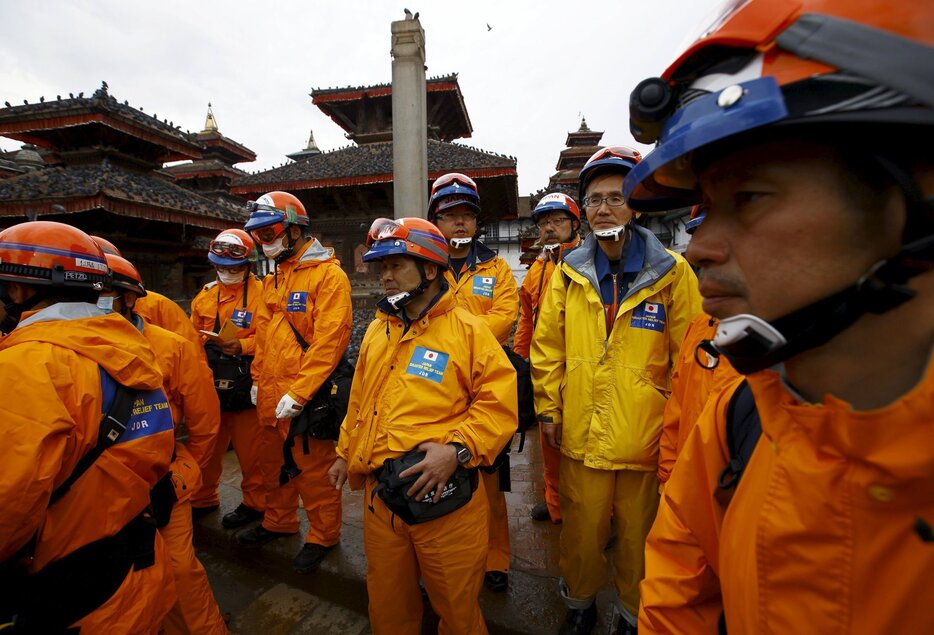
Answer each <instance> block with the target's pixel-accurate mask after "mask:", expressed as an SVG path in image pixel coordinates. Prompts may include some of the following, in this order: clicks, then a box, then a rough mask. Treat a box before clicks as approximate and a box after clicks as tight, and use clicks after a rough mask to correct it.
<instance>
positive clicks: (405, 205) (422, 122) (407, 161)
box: [392, 16, 428, 218]
mask: <svg viewBox="0 0 934 635" xmlns="http://www.w3.org/2000/svg"><path fill="white" fill-rule="evenodd" d="M427 101H428V99H427V92H426V88H425V31H424V29H422V25H421V23H420V22H419V21H418V18H414V19H412V18H410V17H408V16H407V17H406V19H405V20H398V21H396V22H393V23H392V142H393V143H392V175H393V210H394V214H395V217H396V218H402V217H404V216H420V217H422V218H424V217H425V216H426V214H427V211H428V105H427Z"/></svg>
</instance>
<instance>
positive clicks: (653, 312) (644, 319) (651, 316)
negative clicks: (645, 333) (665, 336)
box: [629, 302, 665, 333]
mask: <svg viewBox="0 0 934 635" xmlns="http://www.w3.org/2000/svg"><path fill="white" fill-rule="evenodd" d="M629 326H631V327H632V328H634V329H648V330H650V331H658V332H659V333H664V332H665V305H663V304H659V303H658V302H643V303H642V304H640V305H639V306H637V307H636V308H635V309H633V311H632V320H630V322H629Z"/></svg>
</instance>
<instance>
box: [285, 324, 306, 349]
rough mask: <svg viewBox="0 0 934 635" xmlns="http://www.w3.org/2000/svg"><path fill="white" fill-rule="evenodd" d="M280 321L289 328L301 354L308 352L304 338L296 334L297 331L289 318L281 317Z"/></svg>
mask: <svg viewBox="0 0 934 635" xmlns="http://www.w3.org/2000/svg"><path fill="white" fill-rule="evenodd" d="M282 319H284V320H285V321H286V322H287V323H288V325H289V328H290V329H292V334H293V335H295V341H296V342H298V345H299V346H300V347H301V348H302V352H303V353H304V352H306V351H307V350H308V342H306V341H305V338H304V337H302V336H301V334H300V333H299V332H298V329H297V328H295V326H294V325H293V324H292V322H291V321H290V320H289V318H287V317H284V316H283V318H282Z"/></svg>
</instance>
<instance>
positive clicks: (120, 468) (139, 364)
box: [0, 221, 175, 635]
mask: <svg viewBox="0 0 934 635" xmlns="http://www.w3.org/2000/svg"><path fill="white" fill-rule="evenodd" d="M109 285H110V275H109V272H108V268H107V263H106V261H105V260H104V254H103V252H102V251H101V249H100V248H99V247H98V246H97V244H96V243H95V242H94V241H92V240H91V238H90V237H89V236H88V235H87V234H85V233H84V232H82V231H80V230H78V229H75V228H74V227H71V226H69V225H64V224H61V223H52V222H46V221H34V222H29V223H22V224H20V225H15V226H13V227H11V228H9V229H6V230H4V231H3V232H0V297H2V298H3V302H4V304H5V313H6V318H7V319H6V320H5V321H4V324H3V325H2V327H3V330H4V331H5V332H7V333H9V334H8V335H7V336H6V337H5V338H3V339H2V340H0V376H2V377H3V379H4V381H3V382H2V385H0V421H2V422H3V423H2V426H3V443H0V464H2V465H3V475H2V477H0V508H2V509H3V514H2V516H0V563H2V564H0V587H2V588H3V594H2V597H0V629H9V632H13V633H20V632H23V633H53V632H55V633H57V632H64V631H65V629H66V628H68V627H70V626H73V627H74V628H76V629H78V628H80V630H81V632H87V633H132V634H134V635H135V634H154V633H156V632H157V631H158V629H159V625H160V624H161V623H162V620H163V618H164V617H165V615H166V614H167V613H168V611H169V609H170V608H171V607H172V605H173V604H174V603H175V584H174V582H173V580H172V571H171V568H170V564H169V560H168V554H167V553H166V551H165V546H164V543H163V542H162V538H161V537H160V536H159V535H158V534H157V533H156V530H155V525H154V524H153V522H152V519H151V517H150V516H149V515H148V512H147V509H148V507H149V490H150V489H151V488H152V487H153V486H154V485H155V484H156V483H157V482H158V481H159V480H160V479H162V478H163V477H164V476H165V475H166V474H167V473H168V470H169V462H170V461H171V458H172V446H173V443H174V438H173V436H172V417H171V413H170V410H169V406H168V401H167V400H166V397H165V393H164V392H163V391H162V388H161V385H162V375H161V374H160V373H159V369H158V367H157V366H156V360H155V358H154V356H153V354H152V351H151V349H150V348H149V344H148V343H147V342H146V340H145V339H144V338H143V336H142V335H140V333H139V331H137V330H136V329H134V328H133V327H132V325H130V324H129V323H128V322H127V321H126V320H124V319H123V318H121V317H120V316H118V315H106V314H104V313H103V312H102V311H101V310H100V309H98V308H97V306H96V304H95V303H96V301H97V296H98V294H99V292H100V291H101V290H102V289H104V288H105V287H109ZM13 327H15V329H14V328H13ZM118 384H120V385H122V386H125V387H128V388H130V389H131V393H130V395H129V396H130V400H129V403H127V401H125V400H124V399H122V398H121V399H117V398H116V396H115V395H119V394H120V393H121V392H122V389H118V387H117V386H118ZM119 401H123V402H124V403H125V404H126V405H124V406H122V407H121V406H119V405H118V404H116V403H115V402H119ZM140 401H141V402H142V405H141V406H139V407H137V408H136V412H135V414H134V413H133V412H132V405H133V402H140ZM144 409H145V410H146V412H145V413H143V412H142V411H143V410H144ZM121 411H122V413H123V414H121ZM106 413H110V414H111V415H112V416H114V417H115V418H117V419H119V420H121V424H123V425H116V424H114V423H111V422H107V421H102V420H103V419H104V416H103V415H104V414H106ZM124 415H128V417H125V416H124ZM100 450H103V451H102V452H100ZM98 452H99V454H98ZM14 616H15V618H14ZM14 619H15V623H13V624H11V620H14Z"/></svg>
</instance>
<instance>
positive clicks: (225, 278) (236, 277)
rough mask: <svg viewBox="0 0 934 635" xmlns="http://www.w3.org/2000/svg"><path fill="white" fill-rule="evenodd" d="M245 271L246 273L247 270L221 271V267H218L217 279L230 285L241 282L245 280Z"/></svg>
mask: <svg viewBox="0 0 934 635" xmlns="http://www.w3.org/2000/svg"><path fill="white" fill-rule="evenodd" d="M245 273H246V272H245V271H240V272H237V273H234V272H232V271H221V270H220V269H218V270H217V279H218V280H220V281H221V284H223V285H226V286H230V285H232V284H239V283H241V282H243V275H244V274H245Z"/></svg>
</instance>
